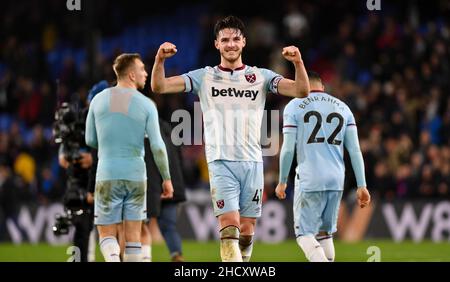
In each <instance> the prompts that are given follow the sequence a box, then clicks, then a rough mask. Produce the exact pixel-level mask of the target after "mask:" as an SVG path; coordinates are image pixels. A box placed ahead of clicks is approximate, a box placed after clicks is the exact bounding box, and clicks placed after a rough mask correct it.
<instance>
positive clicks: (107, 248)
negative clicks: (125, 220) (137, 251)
mask: <svg viewBox="0 0 450 282" xmlns="http://www.w3.org/2000/svg"><path fill="white" fill-rule="evenodd" d="M100 250H101V252H102V254H103V257H104V258H105V261H106V262H120V246H119V243H117V239H116V238H115V237H113V236H107V237H104V238H102V239H100Z"/></svg>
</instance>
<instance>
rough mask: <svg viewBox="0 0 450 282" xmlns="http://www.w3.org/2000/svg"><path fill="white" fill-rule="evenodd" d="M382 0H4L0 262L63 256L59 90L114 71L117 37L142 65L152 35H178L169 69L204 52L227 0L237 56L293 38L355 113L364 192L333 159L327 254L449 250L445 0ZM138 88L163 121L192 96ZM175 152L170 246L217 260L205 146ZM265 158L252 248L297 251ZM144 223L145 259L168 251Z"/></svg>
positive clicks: (449, 13) (274, 65)
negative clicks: (334, 207) (334, 188)
mask: <svg viewBox="0 0 450 282" xmlns="http://www.w3.org/2000/svg"><path fill="white" fill-rule="evenodd" d="M380 1H381V10H380V11H369V10H368V9H367V7H366V2H367V1H366V0H355V1H349V0H342V1H325V0H318V1H312V0H309V1H288V0H283V1H277V2H276V3H275V2H261V3H260V2H255V3H244V2H243V1H241V2H232V1H231V2H230V1H170V3H160V4H158V5H156V4H155V3H154V2H150V1H148V2H138V1H132V0H129V1H106V0H95V1H87V0H81V11H69V10H67V8H66V1H63V0H45V1H37V0H29V1H25V0H19V1H11V0H6V1H2V4H1V6H2V9H0V22H1V30H0V34H1V36H0V50H1V53H0V261H66V259H67V258H68V255H67V254H66V249H67V246H69V245H70V236H72V235H73V232H72V233H71V234H70V235H68V236H62V237H56V236H55V235H54V234H53V233H52V230H51V226H52V224H53V222H54V217H55V215H56V214H57V213H60V212H61V211H62V209H63V208H62V205H61V199H62V196H63V194H64V190H65V172H64V170H62V169H61V168H60V167H59V166H58V161H57V150H58V147H57V145H56V144H55V143H54V141H53V138H52V123H53V120H54V112H55V110H56V105H57V103H56V101H57V95H58V97H59V98H60V99H62V100H66V101H70V100H71V99H72V98H73V97H75V96H77V95H78V96H79V97H80V98H81V99H86V95H87V91H88V89H90V87H91V86H92V85H93V83H95V82H97V81H99V80H102V79H107V80H108V81H111V82H112V81H113V80H114V74H113V71H112V68H111V65H112V61H113V59H114V58H115V56H116V55H117V54H119V53H121V52H139V53H140V54H141V55H142V56H143V58H145V63H146V64H147V70H148V71H150V70H151V65H152V63H153V57H154V55H155V52H156V50H157V48H158V47H159V45H160V44H161V43H162V42H164V41H171V42H173V43H175V44H176V45H177V47H178V54H177V55H176V56H175V57H173V58H172V59H170V60H168V61H167V62H166V67H167V71H166V73H167V74H169V75H170V74H181V73H183V72H186V71H188V70H192V69H194V68H198V67H203V66H205V65H211V66H213V65H217V64H218V63H219V54H218V53H217V51H216V50H215V49H214V48H213V39H214V37H213V25H214V23H215V21H216V20H217V19H218V18H219V17H222V16H226V15H228V14H235V15H237V16H240V17H241V18H243V20H244V21H245V23H246V25H247V46H246V48H245V49H244V53H243V60H244V63H246V64H248V65H256V66H260V67H267V68H269V69H272V70H274V71H276V72H278V73H281V74H283V75H285V76H286V77H292V76H293V73H292V71H293V69H292V68H291V66H290V65H289V63H287V62H286V61H285V60H284V59H283V58H282V57H281V55H280V52H281V48H282V47H283V46H285V45H290V44H293V45H297V46H299V47H300V50H301V52H302V56H303V59H304V61H305V63H306V67H307V69H309V70H314V71H317V72H319V73H320V74H321V75H322V77H323V79H324V81H325V83H326V86H327V90H328V92H330V93H332V94H333V95H335V96H336V97H338V98H340V99H342V100H344V101H345V102H346V103H347V104H348V105H349V106H350V108H351V109H352V110H353V112H354V114H355V117H356V120H357V122H358V125H359V126H358V128H359V136H360V143H361V148H362V150H363V154H364V158H365V165H366V176H367V183H368V188H369V190H370V191H371V192H372V195H373V198H374V202H373V205H372V206H371V208H369V209H365V210H359V209H356V208H354V207H355V201H354V193H353V192H354V187H355V181H354V177H353V171H352V169H351V167H350V166H347V167H348V169H347V177H346V184H345V195H344V199H343V202H342V206H341V210H340V212H341V216H340V221H339V232H338V234H337V235H336V238H337V240H338V242H337V245H336V249H337V256H336V260H337V261H366V260H367V259H369V257H370V256H371V255H373V254H374V253H373V250H374V249H373V248H369V247H371V246H375V247H378V248H379V250H380V252H381V253H380V254H381V260H382V261H450V244H449V240H450V85H449V84H450V1H447V0H442V1H439V0H427V1H422V0H413V1H407V2H406V1H389V0H380ZM163 4H164V5H163ZM57 81H58V83H59V88H58V89H59V91H58V93H57ZM149 92H150V91H149V89H148V86H146V89H145V93H146V94H148V93H149ZM149 96H150V97H151V98H152V99H154V100H155V101H156V103H157V104H158V109H159V113H160V116H161V117H162V118H163V119H165V120H167V121H170V120H171V114H172V113H173V111H174V110H176V109H186V110H188V111H190V112H191V113H193V111H194V103H195V101H196V97H195V96H194V95H169V96H165V97H164V98H161V97H158V96H155V95H153V94H151V93H150V94H149ZM288 101H289V100H288V99H286V98H283V97H278V96H275V95H271V96H268V98H267V103H266V109H267V110H283V108H284V105H286V104H287V102H288ZM271 134H279V133H278V132H272V133H271ZM280 140H281V134H280ZM182 153H183V163H184V173H185V175H184V176H185V180H186V185H187V187H186V188H187V193H188V201H187V202H186V203H185V204H183V205H182V207H181V210H180V218H179V229H180V232H181V235H182V236H183V239H184V240H185V241H184V246H183V247H184V255H185V257H186V259H187V260H189V261H218V260H219V256H218V254H219V252H218V244H217V243H216V242H215V241H214V240H215V239H217V236H218V233H217V231H216V225H217V222H216V220H215V218H214V217H213V215H212V208H211V206H210V198H209V185H208V173H207V167H206V163H205V156H204V152H203V146H183V147H182ZM264 162H265V187H264V204H263V216H262V218H261V220H260V221H259V223H258V228H257V233H256V236H257V239H258V245H257V246H256V247H255V251H254V259H255V260H256V261H304V260H305V258H304V256H303V254H302V253H301V251H300V249H299V248H298V247H297V246H296V244H295V241H294V240H293V239H294V236H293V230H292V223H291V222H292V214H291V213H292V212H291V211H292V203H291V201H289V200H288V201H287V202H279V201H277V200H275V196H274V189H275V186H276V183H277V180H278V175H277V171H278V158H277V156H275V157H266V158H265V159H264ZM324 169H326V164H324ZM8 171H11V173H8ZM318 177H320V173H318ZM291 179H292V175H291ZM289 186H290V187H291V189H290V192H291V193H290V194H289V197H288V198H289V199H292V187H293V183H289ZM155 236H156V237H155V238H156V241H157V244H156V245H155V247H154V260H155V261H168V260H169V255H168V253H167V251H166V249H165V246H164V245H163V244H162V243H161V242H158V234H156V235H155ZM205 246H206V247H205ZM205 250H207V251H205ZM97 260H101V256H100V254H99V253H98V255H97Z"/></svg>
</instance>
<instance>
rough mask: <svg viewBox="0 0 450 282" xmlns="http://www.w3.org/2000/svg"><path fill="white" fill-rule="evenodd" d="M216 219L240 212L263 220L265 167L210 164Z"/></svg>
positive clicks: (238, 162)
mask: <svg viewBox="0 0 450 282" xmlns="http://www.w3.org/2000/svg"><path fill="white" fill-rule="evenodd" d="M208 170H209V183H210V187H211V188H210V189H211V199H212V203H213V206H214V215H215V216H219V215H221V214H224V213H227V212H230V211H239V213H240V215H241V216H243V217H255V218H256V217H260V216H261V205H262V192H263V188H264V173H263V163H262V162H261V163H260V162H241V161H224V160H217V161H213V162H210V163H208Z"/></svg>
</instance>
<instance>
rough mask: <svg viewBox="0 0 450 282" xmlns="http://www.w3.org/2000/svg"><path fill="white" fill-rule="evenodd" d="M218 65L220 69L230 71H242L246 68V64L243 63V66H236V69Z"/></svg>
mask: <svg viewBox="0 0 450 282" xmlns="http://www.w3.org/2000/svg"><path fill="white" fill-rule="evenodd" d="M217 67H218V68H219V70H221V71H228V72H235V71H240V70H243V69H245V65H242V66H240V67H238V68H235V69H234V70H232V69H230V68H225V67H222V66H221V65H218V66H217Z"/></svg>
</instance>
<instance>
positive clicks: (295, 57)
mask: <svg viewBox="0 0 450 282" xmlns="http://www.w3.org/2000/svg"><path fill="white" fill-rule="evenodd" d="M281 54H283V57H284V58H285V59H286V60H288V61H289V62H292V63H299V62H300V61H301V60H302V56H301V54H300V50H298V48H297V47H295V46H288V47H284V48H283V52H281Z"/></svg>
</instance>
